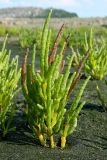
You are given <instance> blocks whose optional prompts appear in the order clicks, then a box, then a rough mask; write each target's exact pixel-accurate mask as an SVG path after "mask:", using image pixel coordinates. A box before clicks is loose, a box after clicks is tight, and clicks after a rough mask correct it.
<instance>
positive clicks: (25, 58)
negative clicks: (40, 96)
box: [21, 48, 29, 87]
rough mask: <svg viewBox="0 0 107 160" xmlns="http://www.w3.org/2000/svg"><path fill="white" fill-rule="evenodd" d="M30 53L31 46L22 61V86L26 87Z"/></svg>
mask: <svg viewBox="0 0 107 160" xmlns="http://www.w3.org/2000/svg"><path fill="white" fill-rule="evenodd" d="M28 54H29V48H27V49H26V53H25V56H24V58H23V61H22V70H21V83H22V86H24V87H26V65H27V57H28Z"/></svg>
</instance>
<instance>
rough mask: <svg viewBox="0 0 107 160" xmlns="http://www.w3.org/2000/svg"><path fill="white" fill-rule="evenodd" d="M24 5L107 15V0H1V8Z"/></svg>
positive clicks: (92, 15) (82, 14)
mask: <svg viewBox="0 0 107 160" xmlns="http://www.w3.org/2000/svg"><path fill="white" fill-rule="evenodd" d="M23 6H27V7H28V6H33V7H42V8H50V7H53V8H60V9H65V10H66V11H70V12H76V13H77V14H78V16H79V17H97V16H100V17H105V16H107V0H0V8H7V7H23Z"/></svg>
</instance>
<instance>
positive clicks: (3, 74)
mask: <svg viewBox="0 0 107 160" xmlns="http://www.w3.org/2000/svg"><path fill="white" fill-rule="evenodd" d="M5 43H6V40H5V42H4V45H3V48H2V50H1V51H0V132H1V134H2V136H3V137H4V136H5V135H6V134H7V133H8V132H9V131H11V130H13V128H10V124H11V121H12V118H13V115H14V109H15V107H14V104H13V98H14V96H15V94H16V93H17V91H18V85H17V83H18V81H19V79H20V74H21V73H20V69H18V56H16V57H15V58H13V59H12V60H11V61H10V55H11V53H10V52H7V50H6V49H5ZM7 113H9V114H8V115H7Z"/></svg>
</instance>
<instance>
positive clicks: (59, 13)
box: [38, 9, 78, 18]
mask: <svg viewBox="0 0 107 160" xmlns="http://www.w3.org/2000/svg"><path fill="white" fill-rule="evenodd" d="M49 10H50V9H46V10H44V12H43V14H41V15H40V16H38V17H39V18H45V17H46V16H47V15H48V13H49ZM73 17H78V15H77V14H76V13H70V12H67V11H65V10H62V9H53V12H52V18H73Z"/></svg>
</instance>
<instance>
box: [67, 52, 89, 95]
mask: <svg viewBox="0 0 107 160" xmlns="http://www.w3.org/2000/svg"><path fill="white" fill-rule="evenodd" d="M88 56H89V50H88V51H87V52H86V53H85V55H84V57H83V59H82V61H81V62H80V64H79V66H78V69H77V72H76V76H75V79H74V80H73V82H72V84H71V87H70V89H69V93H68V96H69V95H70V94H71V93H72V91H73V89H74V88H75V86H76V84H77V83H78V82H79V80H80V78H81V76H82V73H81V70H82V68H83V67H84V65H85V62H86V61H87V59H88Z"/></svg>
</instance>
